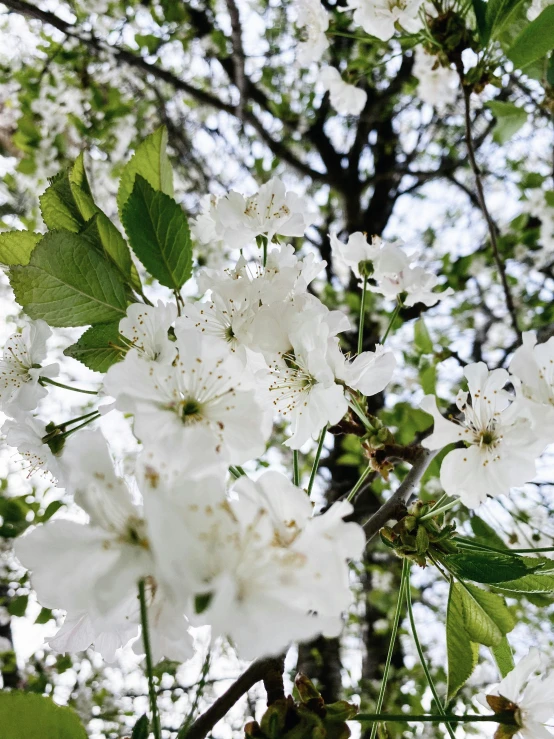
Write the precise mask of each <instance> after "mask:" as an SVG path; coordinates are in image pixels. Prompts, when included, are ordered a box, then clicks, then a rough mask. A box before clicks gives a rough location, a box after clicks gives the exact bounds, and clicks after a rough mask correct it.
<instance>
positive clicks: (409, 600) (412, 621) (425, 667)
mask: <svg viewBox="0 0 554 739" xmlns="http://www.w3.org/2000/svg"><path fill="white" fill-rule="evenodd" d="M408 568H409V564H408ZM406 601H407V603H408V618H409V619H410V626H411V628H412V635H413V637H414V642H415V645H416V649H417V653H418V655H419V660H420V662H421V666H422V667H423V672H424V673H425V677H426V678H427V682H428V683H429V687H430V688H431V693H432V694H433V698H434V699H435V703H436V705H437V708H438V710H439V713H440V715H441V716H442V717H443V719H444V718H446V713H445V710H444V708H443V707H442V702H441V700H440V698H439V694H438V693H437V689H436V688H435V684H434V682H433V679H432V677H431V673H430V672H429V667H428V665H427V660H426V659H425V655H424V654H423V649H422V648H421V644H420V641H419V637H418V635H417V629H416V625H415V619H414V610H413V608H412V594H411V593H410V583H409V581H408V584H407V586H406ZM444 725H445V727H446V730H447V731H448V734H449V736H450V737H451V739H456V738H455V736H454V732H453V731H452V727H451V726H450V724H449V723H448V722H447V721H445V722H444Z"/></svg>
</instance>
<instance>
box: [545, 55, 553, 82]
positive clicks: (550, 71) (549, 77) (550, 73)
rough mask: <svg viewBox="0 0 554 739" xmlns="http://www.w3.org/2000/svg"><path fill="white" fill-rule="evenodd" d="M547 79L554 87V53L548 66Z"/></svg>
mask: <svg viewBox="0 0 554 739" xmlns="http://www.w3.org/2000/svg"><path fill="white" fill-rule="evenodd" d="M546 81H547V82H548V84H549V85H550V87H554V54H550V58H549V60H548V67H547V68H546Z"/></svg>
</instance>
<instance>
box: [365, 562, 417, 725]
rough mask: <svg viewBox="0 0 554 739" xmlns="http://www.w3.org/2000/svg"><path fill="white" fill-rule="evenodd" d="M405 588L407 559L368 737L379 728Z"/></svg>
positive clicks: (407, 584)
mask: <svg viewBox="0 0 554 739" xmlns="http://www.w3.org/2000/svg"><path fill="white" fill-rule="evenodd" d="M406 588H409V564H408V560H407V559H404V560H403V561H402V575H401V578H400V588H399V590H398V600H397V601H396V610H395V612H394V619H393V622H392V632H391V637H390V643H389V650H388V652H387V659H386V661H385V669H384V670H383V679H382V680H381V686H380V688H379V696H378V697H377V707H376V710H377V713H376V714H375V715H376V718H375V719H374V721H375V723H374V724H373V726H372V727H371V734H370V738H369V739H375V737H376V736H377V730H378V728H379V714H380V713H381V709H382V708H383V702H384V700H385V690H386V688H387V680H388V677H389V670H390V665H391V662H392V655H393V652H394V645H395V643H396V636H397V634H398V627H399V625H400V614H401V612H402V604H403V602H404V591H405V590H406ZM356 718H357V719H358V720H359V721H360V720H363V719H360V718H359V717H356Z"/></svg>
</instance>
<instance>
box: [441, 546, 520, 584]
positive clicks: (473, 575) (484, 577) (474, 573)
mask: <svg viewBox="0 0 554 739" xmlns="http://www.w3.org/2000/svg"><path fill="white" fill-rule="evenodd" d="M442 561H443V562H444V564H445V565H446V567H447V568H448V569H449V570H451V571H452V572H453V573H454V574H455V575H457V576H458V577H461V578H463V579H464V580H473V581H474V582H480V583H486V584H489V583H499V582H508V581H510V580H517V579H518V578H520V577H523V576H524V575H526V574H527V573H528V572H529V569H528V567H527V565H526V563H525V559H524V558H523V557H516V556H510V555H508V554H496V553H493V552H471V553H467V554H466V553H464V554H449V555H446V556H445V557H443V558H442Z"/></svg>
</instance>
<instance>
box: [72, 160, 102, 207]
mask: <svg viewBox="0 0 554 739" xmlns="http://www.w3.org/2000/svg"><path fill="white" fill-rule="evenodd" d="M69 183H70V188H71V194H72V195H73V199H74V200H75V203H76V204H77V207H78V209H79V212H80V214H81V216H82V217H83V219H84V220H85V221H89V220H90V219H91V218H92V216H93V215H94V214H95V213H98V212H99V211H100V208H99V207H98V206H97V205H96V203H95V202H94V199H93V197H92V192H91V189H90V185H89V183H88V179H87V174H86V172H85V160H84V155H83V153H82V152H81V154H79V156H78V157H77V159H76V160H75V163H74V164H73V166H72V167H71V169H70V170H69Z"/></svg>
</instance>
